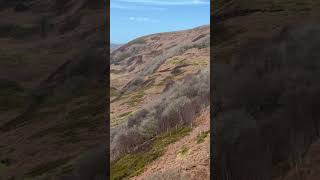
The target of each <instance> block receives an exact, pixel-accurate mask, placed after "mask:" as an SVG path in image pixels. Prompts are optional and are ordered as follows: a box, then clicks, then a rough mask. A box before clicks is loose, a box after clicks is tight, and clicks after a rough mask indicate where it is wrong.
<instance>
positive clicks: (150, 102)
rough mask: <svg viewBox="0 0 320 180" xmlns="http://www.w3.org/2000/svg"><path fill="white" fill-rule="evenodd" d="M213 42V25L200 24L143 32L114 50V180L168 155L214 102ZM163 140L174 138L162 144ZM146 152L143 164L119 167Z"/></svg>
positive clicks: (111, 70) (112, 125) (112, 97)
mask: <svg viewBox="0 0 320 180" xmlns="http://www.w3.org/2000/svg"><path fill="white" fill-rule="evenodd" d="M209 45H210V27H209V26H201V27H197V28H194V29H190V30H184V31H177V32H168V33H159V34H152V35H148V36H144V37H140V38H137V39H135V40H133V41H131V42H129V43H128V44H125V45H123V46H121V47H120V48H118V49H117V50H115V51H113V52H112V54H111V67H110V72H111V76H110V78H111V83H110V96H111V112H110V113H111V114H110V116H111V122H110V123H111V139H110V141H111V160H112V161H113V163H112V165H111V179H121V178H129V177H132V176H134V175H138V174H140V173H142V172H143V171H144V168H145V166H146V167H147V166H148V164H149V163H151V162H152V160H151V159H153V158H155V159H157V158H159V157H160V156H161V157H163V156H162V155H163V153H165V149H163V148H164V147H165V146H167V145H169V144H171V143H174V142H175V141H179V139H181V138H183V137H184V136H189V135H187V134H189V132H190V133H191V132H193V129H190V128H189V127H190V124H191V127H192V123H193V121H194V119H196V117H197V116H198V114H199V112H200V111H201V110H202V109H203V108H204V107H207V106H208V103H209V59H210V58H209V54H210V48H209ZM190 108H192V109H190ZM179 121H180V122H179ZM188 126H189V127H188ZM199 126H200V125H199ZM181 128H182V129H181ZM173 129H175V130H173ZM166 133H167V134H166ZM168 133H169V134H168ZM195 133H196V132H195ZM171 134H174V135H172V136H171ZM160 139H163V141H162V140H160ZM164 139H166V140H167V142H169V143H168V144H167V143H165V144H164V145H162V146H161V148H157V145H156V144H157V142H159V143H163V142H164V141H165V140H164ZM169 139H170V140H169ZM207 143H208V144H207ZM206 144H207V147H208V146H209V141H206ZM207 150H208V149H207ZM141 151H148V153H146V155H142V156H143V157H141V158H140V159H145V162H143V164H142V166H141V167H140V169H136V172H125V171H131V170H132V169H133V168H132V167H134V166H137V165H135V162H132V163H133V164H132V167H130V165H129V164H130V162H127V163H128V167H126V168H123V169H122V170H121V169H119V168H120V166H122V165H121V162H122V161H123V162H125V160H124V159H125V158H129V157H130V156H132V158H136V157H138V156H140V155H139V153H140V152H141ZM152 151H154V152H152ZM149 153H150V157H149V155H148V154H149ZM206 153H207V155H208V153H209V150H208V151H206V152H204V154H206ZM125 154H129V155H128V156H125ZM151 156H152V157H151ZM164 156H166V155H164ZM149 158H151V159H149ZM204 158H208V156H206V157H204ZM139 166H140V165H139ZM118 167H119V168H118ZM137 168H138V167H137ZM128 173H129V175H128ZM124 174H127V175H124ZM149 175H150V174H149Z"/></svg>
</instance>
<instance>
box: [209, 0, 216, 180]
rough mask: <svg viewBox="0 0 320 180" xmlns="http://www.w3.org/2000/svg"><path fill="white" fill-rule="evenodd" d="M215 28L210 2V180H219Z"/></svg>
mask: <svg viewBox="0 0 320 180" xmlns="http://www.w3.org/2000/svg"><path fill="white" fill-rule="evenodd" d="M213 26H214V0H210V137H211V138H210V179H214V180H217V173H216V164H217V162H216V132H217V130H216V123H215V119H214V102H213V100H214V86H213V85H214V82H212V81H213V79H214V78H213V76H214V74H213V68H214V66H213V64H214V63H213V61H214V59H213V53H214V52H213V49H214V48H213V46H214V42H213V36H214V35H213V34H212V32H213V31H212V27H213Z"/></svg>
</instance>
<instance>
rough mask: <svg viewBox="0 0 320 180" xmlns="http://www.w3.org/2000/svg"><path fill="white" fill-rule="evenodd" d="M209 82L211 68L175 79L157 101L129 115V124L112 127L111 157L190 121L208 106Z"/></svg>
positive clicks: (115, 156) (113, 157) (114, 157)
mask: <svg viewBox="0 0 320 180" xmlns="http://www.w3.org/2000/svg"><path fill="white" fill-rule="evenodd" d="M209 84H210V83H209V71H208V70H204V71H202V72H198V73H197V74H194V75H191V76H190V77H187V78H186V79H185V80H183V81H181V82H176V83H175V84H173V85H172V87H171V88H170V89H168V90H167V91H165V92H164V93H163V94H162V96H161V98H160V99H159V100H158V101H155V102H153V103H154V104H151V105H149V107H147V108H145V109H142V110H140V111H137V112H136V113H134V114H133V115H132V116H131V117H129V119H128V123H127V124H126V126H121V127H119V128H118V129H117V130H114V131H113V130H112V131H111V137H112V139H111V146H112V152H111V156H112V159H113V160H114V159H116V158H117V157H119V156H120V155H121V154H123V153H126V152H130V150H132V149H133V148H134V147H135V146H137V145H138V144H141V143H142V142H145V141H147V140H149V139H151V138H152V137H154V136H156V135H158V134H161V133H163V132H167V131H169V130H170V129H171V128H175V127H180V126H183V125H187V124H189V123H191V122H192V120H193V119H194V118H195V116H196V114H197V113H198V112H200V110H201V109H202V108H204V107H206V106H208V105H209V95H210V88H209ZM129 136H130V137H129Z"/></svg>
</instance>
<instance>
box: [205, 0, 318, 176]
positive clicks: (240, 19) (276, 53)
mask: <svg viewBox="0 0 320 180" xmlns="http://www.w3.org/2000/svg"><path fill="white" fill-rule="evenodd" d="M319 8H320V4H319V2H318V1H302V0H292V1H266V0H259V1H251V0H249V1H247V0H246V1H233V0H230V1H228V0H221V1H218V2H217V3H216V7H215V11H214V12H213V15H214V20H215V23H214V24H212V25H211V26H212V31H213V41H214V47H213V52H214V54H213V62H214V64H213V67H215V68H214V69H212V71H213V74H214V79H213V82H215V84H216V86H215V87H214V92H215V95H214V97H215V100H214V104H215V105H214V111H215V113H214V114H215V115H216V117H215V119H216V120H217V127H216V129H217V160H218V165H219V166H218V167H217V173H218V179H223V178H228V179H236V180H242V179H244V180H245V179H266V180H269V179H283V178H284V177H287V178H285V179H293V177H294V176H295V177H300V176H301V177H303V178H302V179H306V180H308V179H310V180H311V179H312V178H315V177H316V176H313V175H312V173H311V172H315V174H316V172H317V167H318V164H317V163H316V162H315V161H312V162H311V163H309V162H310V159H311V156H312V154H314V153H313V152H317V150H316V148H317V147H318V146H317V142H318V138H319V126H318V123H319V122H318V121H319V117H320V116H319V113H317V110H316V109H317V108H318V107H319V105H318V103H319V86H318V83H317V80H316V79H315V78H314V77H316V76H318V73H319V62H318V59H319V58H318V57H319V53H318V50H316V49H317V48H316V47H318V46H319V42H320V41H319V35H320V31H319V26H318V24H319V21H318V19H319V18H318V17H319V15H320V14H319V12H320V11H319ZM310 153H311V154H310ZM314 158H317V157H316V156H315V157H314ZM306 163H308V167H307V169H306V171H304V170H305V168H306V165H305V164H306ZM300 167H301V174H300V170H299V169H300ZM295 172H298V173H295ZM304 173H311V174H310V175H305V174H304ZM318 178H319V177H318ZM316 179H317V178H316Z"/></svg>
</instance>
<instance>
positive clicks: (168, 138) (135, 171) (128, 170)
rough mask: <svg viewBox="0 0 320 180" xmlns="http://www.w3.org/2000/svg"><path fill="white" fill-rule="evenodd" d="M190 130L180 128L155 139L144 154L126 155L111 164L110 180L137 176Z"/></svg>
mask: <svg viewBox="0 0 320 180" xmlns="http://www.w3.org/2000/svg"><path fill="white" fill-rule="evenodd" d="M190 131H191V128H189V127H182V128H180V129H178V130H173V131H170V132H168V133H165V134H162V135H160V136H159V137H157V138H156V139H155V140H154V142H153V144H152V147H151V148H150V149H149V150H147V151H146V152H140V153H132V154H126V155H124V156H123V157H121V158H120V159H118V160H117V161H115V162H112V163H111V179H112V180H120V179H128V178H130V177H133V176H137V175H139V174H140V173H142V172H143V170H144V167H145V166H146V165H147V164H149V163H150V162H152V161H154V160H155V159H157V158H158V157H160V156H162V155H163V153H164V150H165V147H166V146H167V145H169V144H171V143H173V142H176V141H178V140H179V139H181V138H182V137H184V136H186V135H187V134H189V132H190Z"/></svg>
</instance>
